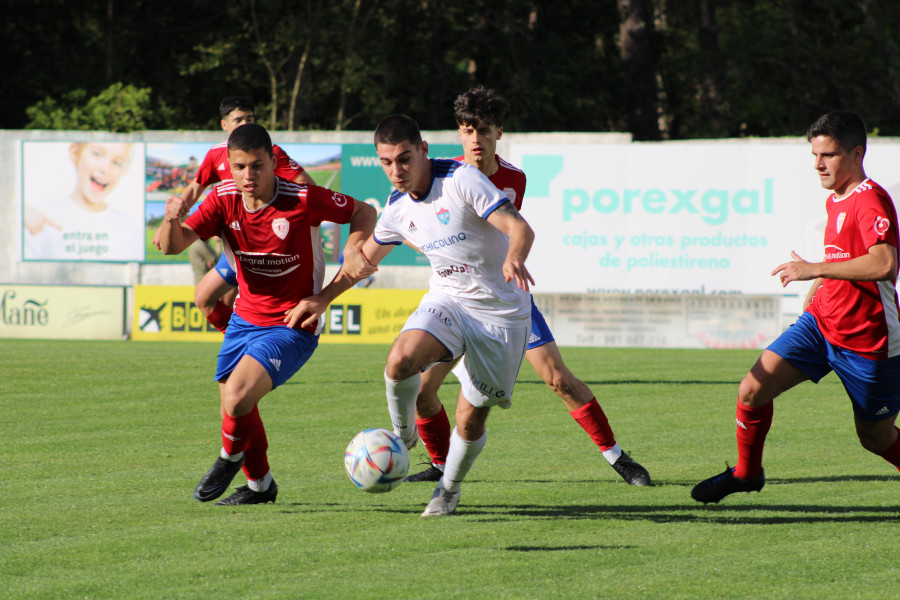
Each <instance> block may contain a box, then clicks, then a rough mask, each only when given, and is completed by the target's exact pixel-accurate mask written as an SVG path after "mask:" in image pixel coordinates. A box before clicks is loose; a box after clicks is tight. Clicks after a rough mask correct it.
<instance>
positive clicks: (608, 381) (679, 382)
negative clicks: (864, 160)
mask: <svg viewBox="0 0 900 600" xmlns="http://www.w3.org/2000/svg"><path fill="white" fill-rule="evenodd" d="M584 383H586V384H588V385H589V386H597V387H602V386H604V385H733V386H737V385H738V384H739V383H740V380H736V379H728V380H726V381H713V380H710V379H596V380H587V379H585V380H584ZM516 385H547V384H546V383H544V382H543V381H541V380H540V379H516Z"/></svg>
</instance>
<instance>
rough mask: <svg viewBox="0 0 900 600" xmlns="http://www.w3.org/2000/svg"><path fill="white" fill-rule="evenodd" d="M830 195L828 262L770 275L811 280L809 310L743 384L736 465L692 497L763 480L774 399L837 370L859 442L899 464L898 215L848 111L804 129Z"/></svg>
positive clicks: (795, 264)
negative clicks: (872, 174) (873, 175)
mask: <svg viewBox="0 0 900 600" xmlns="http://www.w3.org/2000/svg"><path fill="white" fill-rule="evenodd" d="M806 137H807V140H809V142H810V143H811V145H812V154H813V158H814V166H815V169H816V171H817V172H818V174H819V179H820V182H821V184H822V187H824V188H825V189H828V190H831V191H832V192H833V193H832V194H831V195H830V196H829V197H828V199H827V200H826V201H825V207H826V212H827V214H828V222H827V224H826V226H825V260H824V261H823V262H807V261H805V260H803V259H802V258H800V256H798V255H797V254H796V253H792V260H791V261H790V262H786V263H784V264H782V265H779V266H778V267H776V268H775V270H774V271H772V275H777V276H778V277H779V278H780V279H781V283H782V285H788V284H789V283H791V282H792V281H809V280H814V281H813V284H812V287H811V288H810V290H809V293H808V294H807V296H806V299H805V301H804V308H805V310H804V312H803V314H802V315H801V316H800V318H799V319H797V321H796V322H795V323H794V324H793V325H791V327H789V328H788V329H787V331H785V332H784V333H783V334H781V336H779V337H778V339H776V340H775V341H774V342H773V343H772V344H771V345H770V346H769V347H768V348H767V349H766V350H764V351H763V353H762V355H761V356H760V357H759V359H758V360H757V361H756V364H755V365H754V366H753V368H752V369H750V372H749V373H748V374H747V375H746V376H745V377H744V379H743V381H741V385H740V388H739V389H738V402H737V447H738V461H737V465H736V466H735V467H733V468H726V469H725V471H724V472H723V473H720V474H719V475H716V476H714V477H710V478H709V479H706V480H704V481H701V482H700V483H698V484H697V485H696V486H694V489H693V491H692V492H691V496H692V497H693V498H694V500H697V501H698V502H703V503H707V502H719V501H720V500H721V499H722V498H724V497H725V496H727V495H729V494H733V493H735V492H751V491H757V492H758V491H760V490H761V489H762V488H763V486H764V485H765V482H766V477H765V473H764V471H763V467H762V455H763V446H764V444H765V441H766V434H767V433H768V431H769V427H770V426H771V424H772V414H773V400H774V399H775V398H776V397H777V396H778V395H779V394H781V393H782V392H784V391H786V390H789V389H790V388H792V387H794V386H795V385H797V384H799V383H801V382H803V381H806V380H812V381H813V382H818V381H819V380H820V379H821V378H822V377H824V376H825V375H827V374H828V373H829V372H831V371H834V372H835V373H836V374H837V376H838V377H839V378H840V380H841V382H842V383H843V384H844V388H845V389H846V390H847V394H848V395H849V396H850V402H851V404H852V406H853V416H854V421H855V424H856V434H857V436H858V437H859V441H860V443H861V444H862V446H863V448H865V449H866V450H868V451H869V452H872V453H873V454H877V455H879V456H881V457H882V458H884V459H885V460H886V461H888V462H889V463H891V464H892V465H894V466H895V467H898V469H900V435H898V430H897V427H896V426H895V425H894V422H895V420H896V418H897V412H898V411H900V317H898V314H900V310H898V304H897V290H896V283H897V264H898V263H897V245H898V236H897V214H896V212H895V210H894V204H893V202H892V201H891V198H890V196H889V195H888V194H887V192H885V191H884V189H883V188H882V187H881V186H879V185H878V184H877V183H875V182H874V181H872V180H871V179H869V178H868V177H867V176H866V173H865V170H864V169H863V157H864V156H865V154H866V128H865V125H864V124H863V122H862V119H860V117H859V116H858V115H856V114H855V113H852V112H850V111H844V110H839V111H833V112H830V113H828V114H826V115H823V116H822V117H820V118H819V119H818V120H817V121H816V122H815V123H813V124H812V125H811V126H810V128H809V130H808V131H807V134H806Z"/></svg>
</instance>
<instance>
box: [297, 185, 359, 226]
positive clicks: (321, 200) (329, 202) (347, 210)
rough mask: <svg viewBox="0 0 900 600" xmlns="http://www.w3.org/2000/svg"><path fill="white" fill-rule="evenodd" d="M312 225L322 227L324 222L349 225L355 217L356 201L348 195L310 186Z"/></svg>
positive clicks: (310, 216) (310, 218) (309, 197)
mask: <svg viewBox="0 0 900 600" xmlns="http://www.w3.org/2000/svg"><path fill="white" fill-rule="evenodd" d="M307 197H308V201H309V220H310V225H312V226H316V225H321V224H322V221H331V222H332V223H349V222H350V218H351V217H352V216H353V210H354V202H355V201H354V199H353V198H352V197H351V196H348V195H346V194H341V193H340V192H335V191H332V190H329V189H328V188H323V187H320V186H318V185H311V186H309V191H308V196H307Z"/></svg>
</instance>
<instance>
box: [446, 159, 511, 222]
mask: <svg viewBox="0 0 900 600" xmlns="http://www.w3.org/2000/svg"><path fill="white" fill-rule="evenodd" d="M494 156H495V157H496V158H497V164H498V165H499V168H498V169H497V172H496V173H494V174H493V175H491V176H490V177H488V179H490V180H491V183H493V184H494V185H495V186H497V189H499V190H500V191H501V192H503V193H504V194H506V197H507V198H509V201H510V202H512V203H513V204H514V205H515V207H516V210H522V200H523V199H524V198H525V172H524V171H522V170H521V169H520V168H518V167H516V166H514V165H513V164H512V163H508V162H506V161H505V160H503V159H502V158H500V155H499V154H495V155H494ZM464 158H465V156H458V157H456V158H455V159H454V160H457V161H459V162H464V161H463V159H464Z"/></svg>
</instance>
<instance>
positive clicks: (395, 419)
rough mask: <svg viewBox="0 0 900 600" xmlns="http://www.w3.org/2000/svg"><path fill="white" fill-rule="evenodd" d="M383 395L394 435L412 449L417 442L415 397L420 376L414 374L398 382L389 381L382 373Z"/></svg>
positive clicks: (419, 385)
mask: <svg viewBox="0 0 900 600" xmlns="http://www.w3.org/2000/svg"><path fill="white" fill-rule="evenodd" d="M384 383H385V395H386V396H387V405H388V413H389V414H390V415H391V425H393V427H394V433H396V434H397V435H399V436H400V437H401V438H402V439H403V441H404V442H406V447H407V448H412V447H413V446H415V445H416V442H417V441H418V440H419V433H418V431H417V430H416V396H418V395H419V388H420V387H421V386H422V374H421V373H416V374H415V375H413V376H412V377H409V378H407V379H401V380H399V381H397V380H395V379H391V378H390V377H388V376H387V371H385V372H384Z"/></svg>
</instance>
